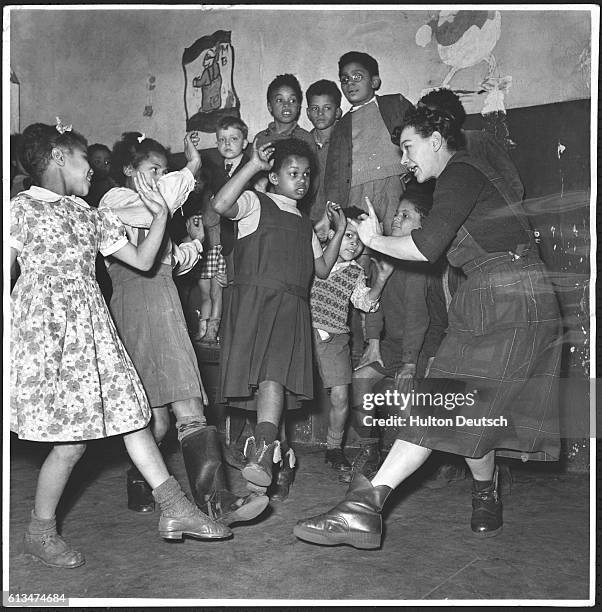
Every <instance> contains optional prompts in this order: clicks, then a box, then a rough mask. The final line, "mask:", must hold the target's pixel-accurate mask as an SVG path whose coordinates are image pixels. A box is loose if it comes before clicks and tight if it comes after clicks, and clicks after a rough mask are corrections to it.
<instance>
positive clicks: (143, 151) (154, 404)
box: [99, 132, 268, 525]
mask: <svg viewBox="0 0 602 612" xmlns="http://www.w3.org/2000/svg"><path fill="white" fill-rule="evenodd" d="M193 138H194V139H195V140H196V135H195V134H194V133H192V134H187V135H186V137H185V139H184V152H185V154H186V158H187V160H188V163H187V165H186V166H185V167H184V168H183V169H182V170H179V171H177V172H169V173H168V172H167V151H166V150H165V148H164V147H163V146H162V145H161V144H160V143H158V142H157V141H156V140H153V139H152V138H146V137H145V136H143V135H142V134H140V133H138V132H127V133H125V134H124V135H123V137H122V139H121V140H120V141H119V142H117V143H116V144H115V146H114V147H113V164H114V167H115V169H116V170H117V171H119V174H116V177H117V179H118V181H119V182H120V183H122V184H123V187H116V188H114V189H111V190H109V191H108V192H107V193H106V194H105V195H104V196H103V198H102V200H101V202H100V205H99V210H106V209H111V210H112V211H113V212H114V213H115V214H116V215H117V216H118V217H119V219H120V220H121V221H122V222H123V223H124V224H125V226H126V231H127V233H128V237H129V239H130V241H131V242H133V243H134V244H141V243H143V241H144V240H145V234H146V232H147V231H148V227H149V224H150V221H151V219H150V217H149V215H148V212H147V210H146V208H145V207H144V205H143V203H142V200H141V199H140V196H139V194H138V193H136V191H137V188H136V177H139V176H146V177H147V179H148V180H156V181H157V190H158V192H159V193H161V195H162V196H163V198H164V199H165V202H166V204H167V207H168V209H169V211H170V212H171V213H174V212H175V211H177V210H178V209H179V208H180V207H181V206H182V205H183V204H184V202H185V201H186V199H187V198H188V195H189V194H190V192H191V191H192V189H193V188H194V182H195V178H194V176H195V174H196V173H197V172H198V170H199V168H200V165H201V158H200V155H199V152H198V151H197V149H196V147H195V144H194V142H193ZM186 227H187V232H188V234H189V236H190V237H191V238H192V239H193V240H192V241H191V242H184V243H182V244H180V245H176V244H173V243H172V242H171V240H170V239H169V237H168V236H167V235H166V236H165V238H164V242H163V245H162V249H161V250H160V252H159V254H158V256H157V257H156V259H155V261H154V262H153V265H152V267H151V269H150V270H148V271H144V272H143V271H140V270H135V269H133V268H132V267H130V266H128V265H124V264H123V263H121V262H120V261H116V260H114V259H110V260H108V261H109V276H110V277H111V282H112V285H113V296H112V298H111V304H110V308H111V312H112V314H113V318H114V319H115V324H116V326H117V330H118V331H119V334H120V335H121V339H122V341H123V343H124V345H125V347H126V349H127V351H128V353H129V355H130V357H131V358H132V361H133V362H134V365H135V367H136V370H137V372H138V374H139V375H140V379H141V380H142V384H143V386H144V389H145V391H146V393H147V396H148V399H149V403H150V405H151V408H152V409H153V420H152V424H151V427H152V429H153V434H154V436H155V440H156V441H157V443H160V442H161V440H162V439H163V438H164V437H165V435H166V433H167V430H168V428H169V425H170V419H169V412H168V407H169V406H171V409H172V410H173V413H174V414H175V416H176V418H177V423H176V427H177V430H178V439H179V441H180V447H181V449H182V455H183V458H184V465H185V467H186V472H187V475H188V479H189V481H190V487H191V489H192V493H193V496H194V499H195V501H196V502H197V505H198V506H199V507H200V508H201V510H203V511H204V512H207V514H209V515H210V516H212V517H214V518H216V519H218V520H220V522H222V523H224V524H228V525H229V524H232V523H234V522H238V521H248V520H251V519H253V518H255V517H256V516H258V515H259V514H260V513H261V512H262V511H263V510H264V509H265V508H266V506H267V505H268V499H267V497H266V496H259V495H257V494H254V495H248V496H246V497H244V498H240V497H238V496H237V495H234V494H233V493H231V492H230V491H229V490H228V488H227V484H226V480H225V470H224V467H223V466H222V455H221V445H220V441H219V437H218V432H217V429H216V428H215V427H213V426H209V427H208V426H207V421H206V419H205V414H204V406H203V404H205V403H207V396H206V395H205V392H204V389H203V384H202V381H201V375H200V373H199V367H198V363H197V358H196V354H195V352H194V348H193V346H192V343H191V341H190V337H189V336H188V332H187V328H186V321H185V319H184V313H183V311H182V305H181V302H180V298H179V295H178V291H177V288H176V285H175V283H174V281H173V277H172V274H173V272H174V270H175V273H176V274H184V273H186V272H188V271H189V270H190V269H191V268H192V267H193V266H194V265H195V263H196V262H197V261H198V259H199V256H200V253H201V251H202V244H201V240H202V239H203V225H202V223H199V224H198V226H197V225H195V224H194V222H193V219H189V221H188V222H187V224H186ZM152 502H153V500H152V497H151V495H150V490H149V488H148V485H147V484H146V483H145V482H144V479H142V478H141V476H140V475H139V473H138V471H137V470H135V469H133V470H130V471H129V472H128V506H129V508H130V509H132V510H135V511H138V512H149V511H152V510H153V503H152Z"/></svg>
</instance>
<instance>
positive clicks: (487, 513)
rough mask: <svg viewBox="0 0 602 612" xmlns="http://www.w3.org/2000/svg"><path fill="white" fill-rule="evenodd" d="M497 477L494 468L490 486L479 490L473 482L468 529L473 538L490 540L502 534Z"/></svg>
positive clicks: (497, 473) (500, 503)
mask: <svg viewBox="0 0 602 612" xmlns="http://www.w3.org/2000/svg"><path fill="white" fill-rule="evenodd" d="M498 475H499V471H498V468H497V466H496V468H495V471H494V473H493V480H492V482H491V486H489V487H486V488H480V487H478V485H477V484H476V481H475V480H473V484H472V516H471V518H470V528H471V529H472V532H473V534H474V535H475V536H479V537H481V538H491V537H494V536H496V535H499V534H500V533H501V532H502V528H503V520H502V500H501V499H500V496H499V494H498Z"/></svg>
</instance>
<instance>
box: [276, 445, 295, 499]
mask: <svg viewBox="0 0 602 612" xmlns="http://www.w3.org/2000/svg"><path fill="white" fill-rule="evenodd" d="M296 464H297V458H296V457H295V452H294V451H293V449H292V448H289V449H288V451H287V452H286V453H285V455H284V457H283V458H282V465H281V466H278V468H277V469H276V481H275V482H274V484H273V485H272V487H271V488H270V501H273V502H283V501H285V500H286V499H288V494H289V492H290V488H291V485H292V484H293V482H294V480H295V466H296Z"/></svg>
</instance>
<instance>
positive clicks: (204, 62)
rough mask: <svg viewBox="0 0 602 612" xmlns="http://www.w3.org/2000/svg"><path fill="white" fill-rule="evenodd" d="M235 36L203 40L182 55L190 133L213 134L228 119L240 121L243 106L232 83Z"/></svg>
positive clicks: (220, 32)
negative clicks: (191, 131)
mask: <svg viewBox="0 0 602 612" xmlns="http://www.w3.org/2000/svg"><path fill="white" fill-rule="evenodd" d="M230 38H231V32H229V31H225V30H218V31H216V32H214V33H213V34H210V35H208V36H202V37H201V38H199V39H198V40H196V41H195V42H194V43H193V44H192V45H191V46H190V47H187V48H186V49H185V50H184V54H183V55H182V68H183V69H184V78H185V85H184V108H185V110H186V126H187V128H186V129H188V130H200V131H201V132H213V131H215V126H216V124H217V121H218V120H219V119H220V118H221V117H223V116H224V115H234V116H237V117H239V116H240V114H239V108H240V102H239V100H238V96H237V95H236V91H235V90H234V84H233V81H232V72H233V69H234V49H233V48H232V44H231V42H230Z"/></svg>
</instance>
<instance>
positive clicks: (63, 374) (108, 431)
mask: <svg viewBox="0 0 602 612" xmlns="http://www.w3.org/2000/svg"><path fill="white" fill-rule="evenodd" d="M86 145H87V143H86V140H85V139H84V138H83V136H81V135H80V134H78V133H76V132H74V131H72V130H71V127H70V126H63V125H62V124H61V123H60V121H59V122H58V125H57V126H56V127H54V126H52V125H45V124H41V123H36V124H33V125H30V126H29V127H28V128H26V129H25V131H24V132H23V144H22V148H21V162H22V164H23V166H24V168H25V169H26V170H27V171H28V173H29V174H30V176H31V177H32V180H33V184H32V187H31V188H30V189H28V190H27V191H23V192H21V193H19V194H18V195H17V196H16V197H15V198H13V199H12V200H11V204H10V246H11V258H10V261H11V271H12V270H15V269H16V265H15V264H16V262H17V261H18V264H19V267H20V271H21V273H20V276H19V278H18V280H17V282H16V284H15V287H14V289H13V292H12V296H11V299H12V312H11V348H10V351H11V362H10V363H11V372H10V390H11V400H10V404H11V429H12V430H13V431H14V432H16V433H17V435H18V436H19V438H22V439H25V440H34V441H41V442H49V443H51V444H52V449H51V451H50V453H49V454H48V456H47V458H46V460H45V461H44V464H43V465H42V468H41V470H40V474H39V477H38V483H37V489H36V494H35V500H34V508H33V511H32V516H31V522H30V524H29V526H28V528H27V531H26V533H25V538H24V551H25V553H26V554H29V555H32V556H33V557H35V558H37V559H39V560H40V561H42V562H43V563H45V564H46V565H50V566H53V567H64V568H74V567H78V566H80V565H82V564H83V563H84V557H83V555H82V554H81V553H80V552H78V551H77V550H74V549H73V548H71V547H70V546H69V545H68V544H67V543H66V542H65V540H64V539H63V538H62V537H60V536H59V535H58V534H57V531H56V519H55V512H56V507H57V504H58V502H59V500H60V498H61V495H62V493H63V491H64V489H65V486H66V484H67V481H68V479H69V476H70V474H71V472H72V470H73V468H74V466H75V464H76V463H77V461H78V460H79V459H80V458H81V456H82V455H83V453H84V451H85V449H86V440H92V439H97V438H105V437H109V436H114V435H118V434H122V435H123V436H124V442H125V446H126V449H127V451H128V453H129V455H130V457H131V458H132V460H133V462H134V463H135V464H136V465H137V467H138V468H139V469H140V471H141V472H142V474H143V475H144V477H145V478H146V480H147V481H148V482H149V483H150V485H151V486H152V487H153V495H154V497H155V500H156V501H157V503H159V505H160V507H161V510H162V514H161V517H160V520H159V532H160V534H161V535H162V536H163V537H164V538H166V539H181V538H182V537H183V535H184V534H186V535H190V536H193V537H197V538H202V539H214V538H224V537H228V536H230V535H231V531H230V530H229V528H228V527H225V526H223V525H221V524H218V523H216V522H214V521H213V520H211V519H210V518H209V517H207V516H206V515H204V514H203V513H202V512H200V511H199V510H198V509H197V508H196V507H195V506H194V505H193V504H192V503H191V502H190V501H189V500H188V499H187V498H186V496H185V495H184V493H183V491H182V489H181V488H180V486H179V484H178V483H177V482H176V481H175V479H174V478H173V477H172V476H170V475H169V473H168V471H167V468H166V466H165V463H164V462H163V459H162V457H161V454H160V453H159V450H158V448H157V445H156V444H155V442H154V439H153V436H152V434H151V432H150V430H149V428H148V422H149V420H150V408H149V405H148V400H147V399H146V395H145V393H144V389H143V387H142V384H141V383H140V379H139V378H138V375H137V374H136V371H135V369H134V367H133V365H132V362H131V360H130V358H129V357H128V355H127V353H126V351H125V349H124V347H123V345H122V343H121V341H120V340H119V337H118V334H117V332H116V330H115V326H114V324H113V322H112V320H111V318H110V315H109V312H108V310H107V307H106V304H105V302H104V299H103V297H102V294H101V292H100V288H99V286H98V284H97V282H96V278H95V265H94V262H95V257H96V254H97V252H99V251H100V252H101V253H102V254H103V255H105V256H107V255H113V256H114V257H116V258H118V259H120V260H121V261H123V262H126V263H128V264H129V265H131V266H133V267H137V268H140V269H148V268H149V267H150V266H151V265H152V263H153V261H154V258H155V255H156V253H157V250H158V249H159V246H160V244H161V241H162V239H163V235H164V231H165V223H166V220H167V216H168V211H167V207H166V205H165V202H164V200H163V198H162V196H161V195H160V194H159V193H158V192H157V191H156V190H155V189H153V184H152V183H151V182H150V181H148V179H146V178H145V177H138V178H137V179H136V180H137V185H138V192H139V194H140V195H141V197H142V198H143V200H144V203H145V205H146V206H147V207H148V209H149V211H150V212H151V213H152V216H153V223H152V225H151V227H150V228H149V232H148V236H147V238H146V240H145V241H144V242H143V243H142V244H141V245H139V246H137V247H136V246H134V245H132V244H131V243H130V242H129V241H128V240H127V237H126V235H125V231H124V228H123V225H122V223H121V222H120V221H119V220H118V218H117V217H116V216H115V215H114V214H113V213H112V212H111V211H99V210H97V209H94V208H91V207H90V206H88V204H86V202H84V201H83V200H82V199H81V196H85V195H86V194H87V193H88V190H89V188H90V179H91V176H92V171H91V170H90V166H89V164H88V161H87V156H86ZM78 196H80V197H78Z"/></svg>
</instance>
